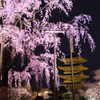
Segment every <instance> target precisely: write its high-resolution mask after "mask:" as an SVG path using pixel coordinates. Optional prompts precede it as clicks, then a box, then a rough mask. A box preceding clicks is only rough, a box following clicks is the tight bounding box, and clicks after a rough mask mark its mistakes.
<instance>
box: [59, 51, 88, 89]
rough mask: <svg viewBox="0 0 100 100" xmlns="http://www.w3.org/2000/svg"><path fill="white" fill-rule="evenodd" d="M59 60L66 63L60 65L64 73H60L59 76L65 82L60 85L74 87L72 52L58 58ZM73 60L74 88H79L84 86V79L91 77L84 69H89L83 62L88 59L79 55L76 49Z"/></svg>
mask: <svg viewBox="0 0 100 100" xmlns="http://www.w3.org/2000/svg"><path fill="white" fill-rule="evenodd" d="M58 60H59V61H61V62H63V63H64V65H62V66H58V69H59V70H63V74H60V75H59V77H60V78H62V79H63V82H62V83H61V84H60V86H66V87H70V88H72V68H71V60H70V53H69V54H67V55H66V58H65V59H61V58H58ZM72 60H73V77H74V89H79V88H81V86H82V84H81V83H82V81H83V79H86V78H89V76H87V75H84V74H83V71H85V70H88V68H87V67H84V66H83V65H82V63H84V62H86V61H87V60H86V59H84V58H83V57H81V56H79V55H77V54H76V53H75V52H74V51H73V52H72Z"/></svg>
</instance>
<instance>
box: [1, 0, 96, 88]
mask: <svg viewBox="0 0 100 100" xmlns="http://www.w3.org/2000/svg"><path fill="white" fill-rule="evenodd" d="M72 7H73V2H72V1H71V0H0V18H1V25H0V44H1V58H2V62H1V75H2V81H3V85H7V82H8V84H9V85H10V86H11V85H12V84H11V83H12V80H13V79H14V80H15V86H21V82H22V81H24V80H25V81H26V82H27V85H30V79H31V75H33V74H34V76H35V79H36V81H38V80H40V81H42V79H43V78H44V77H45V78H46V83H47V86H48V87H49V86H50V85H49V82H50V75H51V74H52V75H53V72H54V71H53V67H54V54H53V53H52V52H51V51H50V50H51V49H52V48H53V47H54V39H53V34H51V33H50V32H48V33H46V31H48V30H49V31H56V30H59V31H64V33H62V34H64V35H65V36H66V37H67V38H69V37H70V34H71V35H72V36H73V41H74V46H75V47H76V48H78V49H79V52H78V53H79V54H80V53H81V52H82V50H81V43H80V40H81V38H82V39H83V41H84V43H85V40H86V39H88V43H89V44H90V48H91V51H93V50H94V49H95V43H94V40H93V39H92V37H91V35H90V34H89V33H88V30H89V28H88V27H87V26H86V24H87V23H89V22H90V21H91V20H92V19H91V16H89V15H85V14H81V15H78V16H75V17H74V18H73V20H72V21H69V22H68V23H63V22H56V23H53V22H52V23H51V22H49V20H50V18H51V17H52V11H53V10H56V9H59V11H62V12H64V13H65V14H66V15H67V16H68V15H69V11H71V9H72ZM69 30H70V32H69ZM56 41H57V43H56V51H57V58H58V57H59V56H61V57H62V58H63V57H65V54H64V52H62V51H61V49H60V48H59V46H60V45H61V41H60V37H58V35H57V34H56ZM39 46H41V47H42V48H43V50H44V52H41V53H39V54H36V53H35V52H36V49H37V47H39ZM6 52H9V53H10V55H11V62H10V64H8V65H7V64H4V63H5V61H6V60H5V59H6V57H4V56H2V54H3V55H4V54H6ZM18 55H20V58H21V61H22V63H21V67H22V66H25V64H24V60H25V57H27V59H28V63H27V65H26V66H25V69H24V70H23V71H22V72H16V71H14V70H12V69H11V68H12V67H13V63H14V60H16V56H18ZM56 72H57V73H56V74H57V76H58V69H56ZM44 73H45V76H44ZM7 78H8V79H7ZM5 80H6V81H5ZM41 83H42V82H41ZM57 86H58V84H57Z"/></svg>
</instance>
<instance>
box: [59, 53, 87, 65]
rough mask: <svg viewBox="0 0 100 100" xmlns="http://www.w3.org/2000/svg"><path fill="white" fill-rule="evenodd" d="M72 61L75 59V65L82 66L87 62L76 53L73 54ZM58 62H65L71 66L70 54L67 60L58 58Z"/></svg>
mask: <svg viewBox="0 0 100 100" xmlns="http://www.w3.org/2000/svg"><path fill="white" fill-rule="evenodd" d="M72 59H73V64H80V63H83V62H86V61H87V60H86V59H85V58H83V57H81V56H79V55H77V54H76V53H75V52H72ZM58 60H60V61H61V62H64V63H65V65H70V64H71V59H70V53H69V54H67V55H66V58H64V59H61V58H58Z"/></svg>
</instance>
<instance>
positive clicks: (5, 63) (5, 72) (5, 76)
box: [1, 48, 8, 86]
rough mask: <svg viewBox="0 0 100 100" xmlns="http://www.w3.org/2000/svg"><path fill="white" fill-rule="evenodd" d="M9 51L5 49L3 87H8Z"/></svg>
mask: <svg viewBox="0 0 100 100" xmlns="http://www.w3.org/2000/svg"><path fill="white" fill-rule="evenodd" d="M7 52H8V51H7V49H6V48H4V49H3V57H2V72H1V73H2V86H8V67H7Z"/></svg>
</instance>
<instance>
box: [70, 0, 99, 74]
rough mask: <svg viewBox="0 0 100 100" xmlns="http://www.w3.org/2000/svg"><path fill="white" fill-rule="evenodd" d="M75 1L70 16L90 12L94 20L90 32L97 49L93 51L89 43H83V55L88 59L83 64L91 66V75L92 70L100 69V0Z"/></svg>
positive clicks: (87, 72)
mask: <svg viewBox="0 0 100 100" xmlns="http://www.w3.org/2000/svg"><path fill="white" fill-rule="evenodd" d="M73 2H74V7H73V10H72V12H71V14H70V17H71V16H77V15H79V14H88V15H91V17H92V21H91V23H90V25H88V27H89V29H90V30H89V33H90V34H91V36H92V37H93V39H94V41H95V44H96V49H95V51H94V52H93V53H91V51H90V48H89V44H83V47H82V50H83V53H82V54H81V56H82V57H84V58H86V59H87V60H88V61H87V62H86V63H84V64H83V65H84V66H86V67H88V68H89V70H88V71H86V74H87V75H91V71H92V70H97V69H100V46H99V43H100V3H99V0H73Z"/></svg>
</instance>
